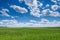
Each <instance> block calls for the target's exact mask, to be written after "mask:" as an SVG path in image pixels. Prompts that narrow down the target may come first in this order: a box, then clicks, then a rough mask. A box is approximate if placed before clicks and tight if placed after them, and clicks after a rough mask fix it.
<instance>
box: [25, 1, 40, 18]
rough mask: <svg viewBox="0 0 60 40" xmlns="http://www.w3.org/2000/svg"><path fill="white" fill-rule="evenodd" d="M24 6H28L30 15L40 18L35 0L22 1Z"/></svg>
mask: <svg viewBox="0 0 60 40" xmlns="http://www.w3.org/2000/svg"><path fill="white" fill-rule="evenodd" d="M24 1H25V4H26V5H28V6H29V9H30V14H31V15H33V16H35V17H40V16H41V15H40V10H39V8H38V3H37V0H24Z"/></svg>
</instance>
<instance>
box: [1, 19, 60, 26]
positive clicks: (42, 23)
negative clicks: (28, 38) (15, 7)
mask: <svg viewBox="0 0 60 40" xmlns="http://www.w3.org/2000/svg"><path fill="white" fill-rule="evenodd" d="M0 26H7V27H55V26H60V21H56V20H54V21H51V22H50V21H49V20H47V19H45V18H42V19H41V21H39V22H37V21H35V20H30V21H29V22H26V23H22V22H18V21H17V20H0Z"/></svg>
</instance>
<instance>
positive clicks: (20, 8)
mask: <svg viewBox="0 0 60 40" xmlns="http://www.w3.org/2000/svg"><path fill="white" fill-rule="evenodd" d="M10 7H11V8H13V9H14V10H15V11H16V12H19V13H27V12H28V10H27V9H26V8H23V7H20V6H17V5H11V6H10Z"/></svg>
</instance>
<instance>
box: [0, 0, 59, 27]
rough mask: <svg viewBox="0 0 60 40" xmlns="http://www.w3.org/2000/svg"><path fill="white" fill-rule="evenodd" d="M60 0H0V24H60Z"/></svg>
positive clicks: (38, 25) (33, 25)
mask: <svg viewBox="0 0 60 40" xmlns="http://www.w3.org/2000/svg"><path fill="white" fill-rule="evenodd" d="M59 24H60V0H0V26H20V27H25V26H27V27H28V26H30V27H35V26H36V27H41V26H43V27H44V26H60V25H59Z"/></svg>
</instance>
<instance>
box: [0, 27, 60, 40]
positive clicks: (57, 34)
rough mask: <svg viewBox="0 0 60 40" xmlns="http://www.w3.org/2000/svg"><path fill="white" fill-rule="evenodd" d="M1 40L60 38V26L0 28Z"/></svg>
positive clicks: (52, 39) (50, 39)
mask: <svg viewBox="0 0 60 40" xmlns="http://www.w3.org/2000/svg"><path fill="white" fill-rule="evenodd" d="M0 40H60V28H59V27H58V28H56V27H55V28H0Z"/></svg>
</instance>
